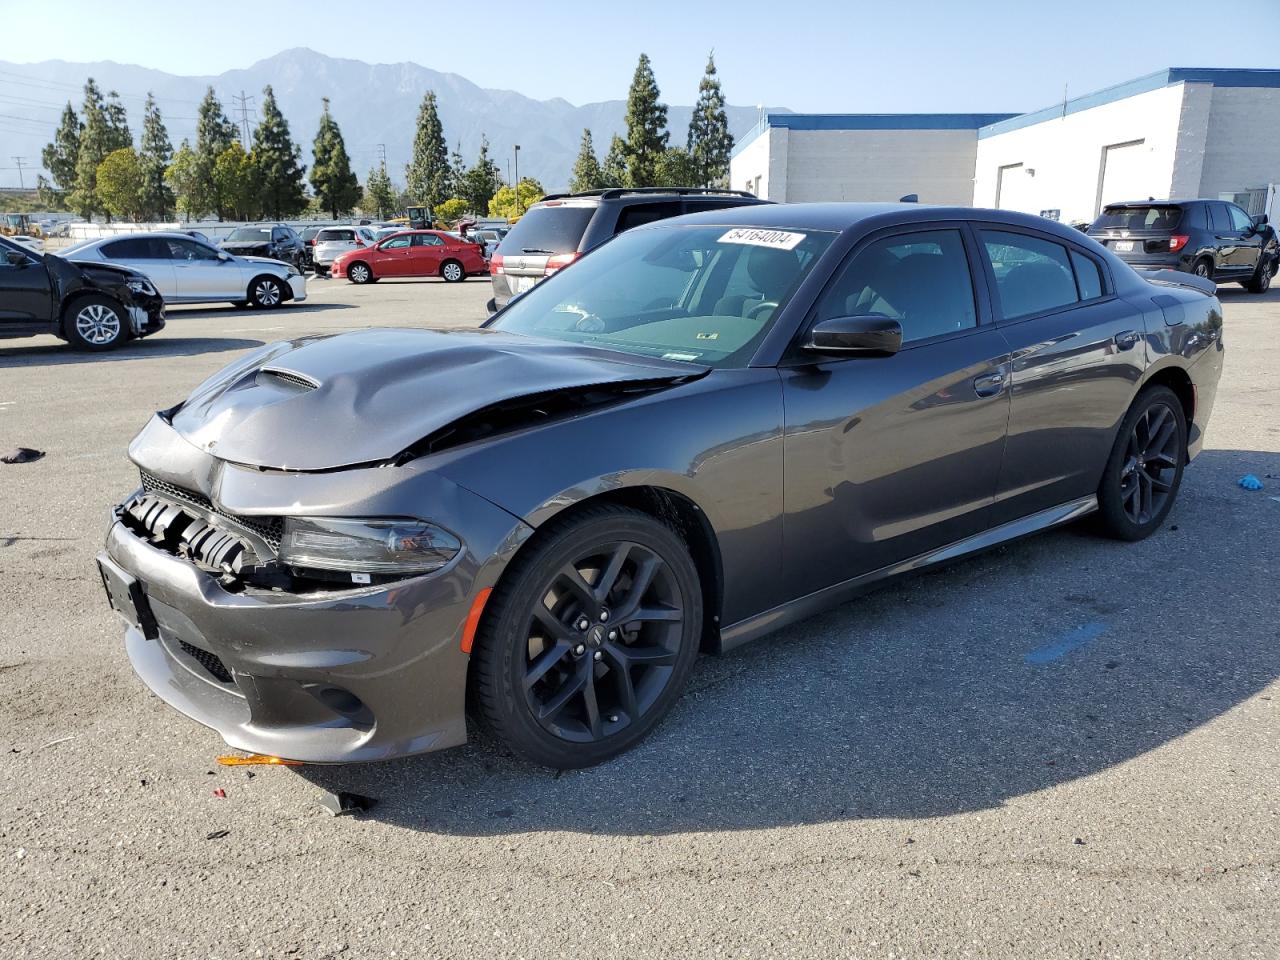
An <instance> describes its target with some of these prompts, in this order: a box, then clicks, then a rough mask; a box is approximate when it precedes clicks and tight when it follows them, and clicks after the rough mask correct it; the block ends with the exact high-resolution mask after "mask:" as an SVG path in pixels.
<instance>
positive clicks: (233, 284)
mask: <svg viewBox="0 0 1280 960" xmlns="http://www.w3.org/2000/svg"><path fill="white" fill-rule="evenodd" d="M166 242H167V243H168V245H169V251H170V256H171V257H172V258H173V267H174V275H175V277H176V279H177V287H178V296H179V298H181V299H183V300H201V301H203V300H233V299H235V298H237V297H239V298H241V299H243V298H244V296H245V290H246V288H247V281H245V279H244V278H243V277H242V275H241V272H240V268H239V266H238V264H237V262H236V261H235V260H234V259H232V260H223V259H222V258H221V257H220V256H219V252H218V251H217V250H215V249H214V248H213V247H209V246H205V245H204V244H203V243H201V242H200V241H199V240H193V239H188V238H186V237H170V238H168V239H167V240H166Z"/></svg>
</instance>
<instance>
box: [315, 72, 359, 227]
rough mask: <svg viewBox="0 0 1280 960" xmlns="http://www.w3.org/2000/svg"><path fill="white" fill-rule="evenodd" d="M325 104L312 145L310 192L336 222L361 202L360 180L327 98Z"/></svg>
mask: <svg viewBox="0 0 1280 960" xmlns="http://www.w3.org/2000/svg"><path fill="white" fill-rule="evenodd" d="M323 102H324V112H323V113H322V114H321V115H320V129H319V130H318V131H317V132H316V139H315V142H314V143H313V144H312V146H311V152H312V154H313V155H314V156H315V163H314V164H313V165H312V167H311V189H312V190H314V191H315V195H316V200H317V202H318V203H319V205H320V207H321V208H323V209H325V210H327V211H328V212H329V216H331V217H333V218H334V219H335V220H336V219H337V218H338V217H340V216H342V215H343V214H346V213H350V212H351V210H352V209H353V208H354V207H355V205H356V204H357V203H359V202H360V181H359V180H357V179H356V175H355V174H354V173H352V171H351V158H350V157H348V156H347V145H346V143H344V142H343V139H342V131H341V130H340V129H338V124H337V122H336V121H335V120H334V119H333V117H332V116H330V114H329V98H328V97H325V98H324V99H323Z"/></svg>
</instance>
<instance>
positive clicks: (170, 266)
mask: <svg viewBox="0 0 1280 960" xmlns="http://www.w3.org/2000/svg"><path fill="white" fill-rule="evenodd" d="M59 255H60V256H62V257H64V258H65V259H67V260H100V261H103V262H106V263H118V264H121V265H122V266H127V267H131V268H132V269H134V270H137V271H138V272H139V273H144V274H146V275H147V276H148V277H149V278H150V279H151V282H152V283H154V284H155V286H156V289H157V290H158V291H159V292H160V296H162V297H164V301H165V303H170V304H173V303H218V302H227V303H233V304H235V305H236V306H240V307H244V306H253V307H260V308H263V309H270V308H273V307H278V306H280V304H282V303H284V302H285V301H286V300H292V301H294V302H295V303H300V302H302V301H303V300H305V299H307V281H306V278H305V277H303V276H302V274H300V273H299V272H298V271H297V270H296V269H294V267H293V266H292V265H291V264H287V263H281V262H280V261H279V260H268V259H267V258H266V257H237V256H234V255H233V254H230V253H228V252H227V251H225V250H219V249H218V248H217V247H214V246H211V245H210V244H208V243H204V242H203V241H201V240H197V239H195V238H194V237H190V236H188V235H187V234H185V233H131V234H126V235H123V236H118V237H102V238H100V239H97V240H86V241H85V242H83V243H78V244H76V245H75V246H73V247H68V248H67V249H66V250H63V251H61V252H60V254H59Z"/></svg>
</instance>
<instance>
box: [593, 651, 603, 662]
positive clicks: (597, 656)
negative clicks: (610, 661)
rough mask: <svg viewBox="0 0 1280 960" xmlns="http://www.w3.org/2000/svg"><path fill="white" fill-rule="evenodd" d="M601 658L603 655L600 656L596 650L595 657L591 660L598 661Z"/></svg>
mask: <svg viewBox="0 0 1280 960" xmlns="http://www.w3.org/2000/svg"><path fill="white" fill-rule="evenodd" d="M602 656H604V654H602V653H601V652H600V651H599V650H597V651H596V652H595V657H594V658H593V659H595V660H599V659H600V658H601V657H602Z"/></svg>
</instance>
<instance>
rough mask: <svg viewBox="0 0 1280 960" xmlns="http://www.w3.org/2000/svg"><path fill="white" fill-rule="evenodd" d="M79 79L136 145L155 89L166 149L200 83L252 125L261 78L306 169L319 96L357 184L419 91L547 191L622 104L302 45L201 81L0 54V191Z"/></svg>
mask: <svg viewBox="0 0 1280 960" xmlns="http://www.w3.org/2000/svg"><path fill="white" fill-rule="evenodd" d="M88 77H93V78H94V79H95V80H96V81H97V82H98V85H99V86H100V87H101V88H102V89H103V90H104V91H109V90H115V91H117V92H118V93H119V94H120V95H121V98H122V100H123V102H124V104H125V106H126V107H127V108H128V111H129V121H130V127H131V128H132V130H133V134H134V138H135V140H136V139H137V137H138V136H139V134H140V132H141V124H142V105H143V101H144V99H145V96H146V94H147V93H148V92H149V91H150V92H152V93H154V94H155V96H156V98H157V100H158V102H159V105H160V110H161V114H162V115H163V117H164V121H165V125H166V127H167V128H168V130H169V135H170V137H171V138H172V140H173V144H174V147H175V148H176V147H177V146H178V144H179V143H180V142H181V141H182V139H183V138H191V139H192V140H194V138H195V117H196V107H197V105H198V103H199V101H200V99H201V98H202V97H203V96H204V93H205V89H206V87H209V86H212V87H213V88H214V90H215V91H216V93H217V95H218V98H219V99H220V100H221V101H222V106H223V109H224V110H225V111H226V113H227V115H228V116H229V117H231V119H232V120H234V121H236V122H237V123H239V122H240V120H241V111H240V107H239V104H238V102H237V100H236V99H235V98H238V97H240V96H241V95H242V94H243V95H244V96H246V97H249V98H252V99H251V100H250V101H249V102H248V103H247V107H246V109H247V118H248V121H249V125H250V128H252V127H253V125H254V124H255V123H256V112H255V104H261V102H262V88H263V87H264V86H266V85H267V84H270V85H271V87H272V89H273V90H274V91H275V95H276V99H277V100H278V101H279V103H280V109H281V110H282V111H283V113H284V115H285V118H286V119H287V120H288V121H289V127H290V131H291V133H292V135H293V138H294V140H295V141H297V142H298V143H299V144H300V145H301V146H302V149H303V154H304V157H305V161H306V162H307V164H308V165H310V161H311V149H310V148H311V141H312V139H313V138H314V136H315V132H316V127H317V125H318V123H319V118H320V113H321V109H322V103H321V98H323V97H328V98H329V103H330V106H329V108H330V110H331V112H332V113H333V116H334V119H335V120H337V122H338V124H339V125H340V126H341V128H342V133H343V137H344V139H345V141H346V144H347V150H348V152H349V153H350V154H351V156H352V164H353V166H354V167H355V169H356V172H357V173H358V174H359V176H360V180H361V182H363V181H364V178H365V174H366V173H367V172H368V170H369V169H370V168H372V167H373V166H374V165H375V164H376V163H377V162H378V161H379V157H380V156H381V153H380V150H381V148H380V145H383V146H385V151H386V162H387V170H388V172H390V173H391V176H392V179H393V180H396V181H397V182H403V180H404V167H405V165H406V164H407V163H408V161H409V157H410V152H411V149H412V143H413V133H414V123H415V121H416V118H417V115H418V107H419V105H420V104H421V102H422V97H423V94H424V93H425V92H426V91H428V90H434V91H435V92H436V96H437V98H438V100H439V111H440V119H441V121H442V123H443V124H444V132H445V137H446V139H447V140H448V143H449V149H450V150H453V149H454V148H455V147H459V148H460V149H461V152H462V156H463V159H464V160H465V161H466V162H467V163H471V162H472V161H473V160H474V159H475V157H476V155H477V153H478V151H479V149H480V141H481V137H482V136H485V137H488V140H489V148H490V153H491V155H492V156H493V158H494V159H495V160H496V161H497V163H498V165H499V167H501V169H502V172H503V175H504V176H507V175H508V174H509V170H508V164H509V163H510V160H511V156H512V148H513V146H514V145H515V144H517V143H518V144H520V175H521V176H522V177H524V176H532V177H536V178H537V179H538V180H539V181H540V182H541V183H542V184H543V186H544V187H546V188H547V189H549V190H555V189H557V188H564V187H565V186H566V185H567V183H568V180H569V173H570V170H571V168H572V166H573V161H574V158H575V157H576V156H577V153H578V146H579V142H580V140H581V138H582V131H583V128H588V129H590V130H591V133H592V136H593V138H594V140H595V145H596V151H597V152H598V153H599V154H601V155H603V154H604V152H605V151H606V150H607V149H608V146H609V139H610V137H611V136H612V135H613V134H614V133H622V132H623V117H624V115H625V112H626V102H625V101H624V100H602V101H599V102H596V103H587V104H583V105H581V106H574V105H573V104H571V103H569V102H568V101H567V100H563V99H560V98H556V99H553V100H535V99H532V98H530V97H526V96H524V95H523V94H520V93H518V92H516V91H514V90H492V89H487V88H484V87H481V86H479V85H477V84H476V83H473V82H472V81H471V80H468V79H467V78H465V77H462V76H459V75H458V74H456V73H442V72H440V71H437V70H432V69H430V68H429V67H424V66H422V65H420V64H417V63H379V64H371V63H364V62H362V61H359V60H345V59H340V58H337V57H329V56H325V55H323V54H320V53H316V52H315V51H314V50H309V49H306V48H296V49H292V50H285V51H283V52H282V53H278V54H276V55H275V56H273V57H268V58H267V59H265V60H261V61H259V62H257V63H255V64H253V66H251V67H247V68H245V69H242V70H228V71H226V72H225V73H221V74H219V75H217V76H211V77H187V76H178V75H175V74H171V73H165V72H163V71H160V70H151V69H148V68H146V67H139V66H134V65H130V64H120V63H113V62H111V61H101V62H98V63H68V62H66V61H62V60H47V61H44V62H41V63H7V62H5V61H0V167H3V168H4V169H2V170H0V186H5V187H9V186H17V185H18V180H19V174H18V170H17V168H16V162H15V161H14V160H13V159H12V158H14V157H24V158H25V160H24V170H23V177H24V180H25V182H26V184H27V185H28V186H30V185H31V184H32V183H33V182H34V180H35V172H34V168H37V167H39V165H40V151H41V150H42V149H43V147H44V145H45V144H46V143H48V142H49V141H50V140H51V139H52V138H53V132H54V129H55V127H56V126H57V123H58V117H59V113H60V112H61V109H62V107H63V105H64V104H65V103H66V101H67V100H70V101H71V103H72V105H73V106H74V107H75V108H76V110H77V112H79V109H80V102H81V100H82V99H83V95H82V92H81V87H83V85H84V82H85V79H86V78H88ZM690 92H691V93H692V92H695V91H690ZM664 99H665V97H664ZM770 109H775V108H770ZM691 110H692V108H691V107H688V106H676V105H672V106H670V107H669V110H668V115H667V123H668V129H669V130H670V131H671V144H672V145H673V146H677V145H678V146H684V143H685V135H686V131H687V130H688V125H689V116H690V113H691ZM727 113H728V117H729V127H730V130H731V131H732V132H733V134H734V136H735V137H741V136H742V135H743V134H744V133H746V132H747V131H748V130H750V128H751V127H752V126H753V125H754V124H755V123H756V122H757V120H758V119H759V114H760V111H759V108H757V107H743V106H730V107H728V108H727Z"/></svg>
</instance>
